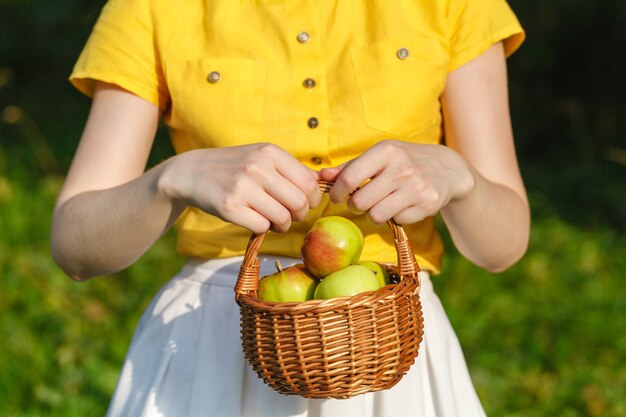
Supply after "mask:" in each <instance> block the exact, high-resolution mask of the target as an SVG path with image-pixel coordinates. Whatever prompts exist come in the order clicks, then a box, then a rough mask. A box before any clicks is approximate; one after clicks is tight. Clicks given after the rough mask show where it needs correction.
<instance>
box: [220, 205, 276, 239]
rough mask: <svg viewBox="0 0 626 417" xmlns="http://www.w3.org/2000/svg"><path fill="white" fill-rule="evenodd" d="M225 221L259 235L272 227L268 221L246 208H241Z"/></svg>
mask: <svg viewBox="0 0 626 417" xmlns="http://www.w3.org/2000/svg"><path fill="white" fill-rule="evenodd" d="M223 220H226V221H228V222H230V223H233V224H236V225H237V226H241V227H243V228H246V229H248V230H249V231H251V232H252V233H255V234H257V235H260V234H263V233H266V232H267V231H268V230H269V229H270V226H271V223H270V221H269V220H268V219H266V218H265V217H264V216H262V215H261V214H259V213H258V212H257V211H256V210H254V209H252V208H250V207H246V206H241V207H240V208H239V209H238V210H237V211H236V212H235V213H233V214H232V216H229V217H224V218H223Z"/></svg>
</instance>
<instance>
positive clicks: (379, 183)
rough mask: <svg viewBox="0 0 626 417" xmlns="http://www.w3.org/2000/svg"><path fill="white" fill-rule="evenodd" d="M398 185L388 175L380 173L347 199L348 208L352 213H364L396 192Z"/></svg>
mask: <svg viewBox="0 0 626 417" xmlns="http://www.w3.org/2000/svg"><path fill="white" fill-rule="evenodd" d="M398 185H399V184H398V183H397V181H393V179H392V178H391V177H390V175H388V174H386V171H385V172H382V173H381V174H380V175H379V176H377V177H374V178H373V179H372V180H371V181H369V182H367V183H366V184H364V185H363V186H362V187H361V188H359V189H358V190H357V191H355V192H354V193H353V194H352V195H351V196H350V197H349V198H348V201H347V204H348V208H350V210H351V211H352V212H353V213H357V214H360V213H364V212H366V211H368V210H370V209H371V208H372V207H373V206H374V205H376V204H378V203H379V202H380V201H382V200H383V199H384V198H385V197H387V196H388V195H389V194H391V193H393V192H394V191H395V190H397V189H398V188H399V187H398Z"/></svg>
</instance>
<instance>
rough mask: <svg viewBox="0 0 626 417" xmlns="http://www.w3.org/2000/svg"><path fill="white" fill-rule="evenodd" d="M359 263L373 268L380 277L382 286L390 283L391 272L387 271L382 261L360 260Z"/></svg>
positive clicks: (379, 280) (377, 276)
mask: <svg viewBox="0 0 626 417" xmlns="http://www.w3.org/2000/svg"><path fill="white" fill-rule="evenodd" d="M358 264H359V265H363V266H364V267H366V268H368V269H371V270H372V272H374V273H375V274H376V278H378V282H379V283H380V287H381V288H382V287H384V286H385V285H387V284H389V274H388V273H387V270H386V269H385V267H384V266H382V265H381V264H380V263H378V262H376V261H359V262H358Z"/></svg>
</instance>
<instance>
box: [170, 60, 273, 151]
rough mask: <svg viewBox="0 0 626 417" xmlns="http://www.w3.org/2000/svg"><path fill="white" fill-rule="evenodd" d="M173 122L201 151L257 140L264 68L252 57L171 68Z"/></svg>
mask: <svg viewBox="0 0 626 417" xmlns="http://www.w3.org/2000/svg"><path fill="white" fill-rule="evenodd" d="M167 80H168V87H169V90H170V96H171V99H172V107H171V114H170V120H169V124H170V125H171V126H172V127H174V128H176V129H180V130H182V131H184V132H185V133H186V134H187V135H188V136H189V137H190V138H191V139H192V140H193V141H194V142H195V144H196V145H197V146H198V147H220V146H235V145H243V144H247V143H254V142H259V141H260V140H261V139H262V138H261V136H262V133H263V107H264V102H265V87H266V69H265V64H264V63H263V62H259V61H254V60H249V59H199V60H190V61H175V62H169V63H168V64H167Z"/></svg>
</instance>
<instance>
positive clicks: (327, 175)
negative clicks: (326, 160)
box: [320, 164, 346, 181]
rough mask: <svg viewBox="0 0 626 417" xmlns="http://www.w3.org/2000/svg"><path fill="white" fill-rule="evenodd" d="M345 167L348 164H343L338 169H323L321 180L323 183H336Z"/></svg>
mask: <svg viewBox="0 0 626 417" xmlns="http://www.w3.org/2000/svg"><path fill="white" fill-rule="evenodd" d="M345 166H346V164H341V165H338V166H336V167H330V168H322V170H321V171H320V179H321V180H323V181H335V180H336V179H337V177H338V176H339V174H341V171H343V168H344V167H345Z"/></svg>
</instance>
